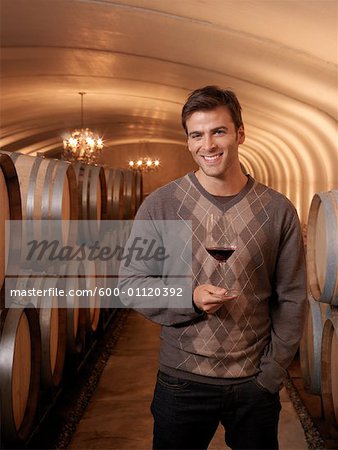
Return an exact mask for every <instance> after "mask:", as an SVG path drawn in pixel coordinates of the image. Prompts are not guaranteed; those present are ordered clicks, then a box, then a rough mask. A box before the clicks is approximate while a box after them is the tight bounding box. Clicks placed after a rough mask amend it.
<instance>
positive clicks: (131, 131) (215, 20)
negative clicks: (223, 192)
mask: <svg viewBox="0 0 338 450" xmlns="http://www.w3.org/2000/svg"><path fill="white" fill-rule="evenodd" d="M337 30H338V2H337V0H180V1H174V0H121V1H119V2H114V1H112V0H29V1H27V0H2V1H1V46H2V49H1V105H0V112H1V134H0V146H1V147H2V148H3V149H4V150H8V151H22V152H25V153H30V154H33V155H34V154H36V152H41V153H45V154H47V155H53V156H55V155H58V154H59V153H60V150H61V138H60V136H62V134H63V133H64V132H65V131H67V130H70V129H72V128H74V127H76V126H78V125H79V119H80V115H79V111H80V97H79V95H78V92H79V91H84V92H86V93H87V95H86V96H85V99H84V100H85V103H84V104H85V124H86V125H88V126H90V127H91V128H94V129H95V128H97V129H98V130H100V132H101V133H102V134H103V135H104V139H105V145H106V146H108V147H112V148H113V146H114V145H117V144H119V145H120V144H123V143H125V144H128V143H130V142H135V141H138V140H141V139H148V140H149V141H154V142H162V143H163V144H164V145H165V143H177V144H178V145H182V150H183V147H184V146H185V137H184V133H183V131H182V130H181V126H180V111H181V107H182V104H183V102H184V100H185V98H186V96H187V94H188V92H190V91H191V90H192V89H194V88H197V87H201V86H203V85H206V84H218V85H221V86H223V87H231V88H233V89H234V90H235V92H236V93H237V94H238V96H239V98H240V101H241V104H242V107H243V116H244V120H245V124H246V134H247V139H246V142H245V143H244V144H243V145H242V146H241V149H240V152H241V159H242V161H243V163H244V165H245V166H246V167H247V168H248V170H249V171H250V172H251V173H252V174H253V175H254V176H255V177H257V178H258V179H259V180H260V181H262V182H265V183H267V184H269V185H270V186H272V187H275V188H277V189H279V190H280V191H282V192H284V193H285V194H286V195H288V196H289V197H290V198H291V199H292V200H293V201H294V203H295V204H296V206H297V208H298V210H299V212H300V215H301V216H302V217H303V218H304V217H305V215H306V214H307V210H308V206H309V202H310V200H311V198H312V195H313V193H314V192H316V191H318V190H328V189H332V188H333V187H336V188H337V187H338V180H337V163H338V152H337V137H338V135H337V109H338V93H337V92H338V90H337V87H338V85H337V55H338V31H337Z"/></svg>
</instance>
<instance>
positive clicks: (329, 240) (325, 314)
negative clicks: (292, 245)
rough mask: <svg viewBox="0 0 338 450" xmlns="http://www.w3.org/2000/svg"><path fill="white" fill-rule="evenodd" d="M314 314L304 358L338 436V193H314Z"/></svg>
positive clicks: (309, 382)
mask: <svg viewBox="0 0 338 450" xmlns="http://www.w3.org/2000/svg"><path fill="white" fill-rule="evenodd" d="M307 270H308V281H309V291H310V292H309V298H308V313H307V319H306V325H305V329H304V335H303V339H302V342H301V348H300V356H301V368H302V376H303V380H304V384H305V387H306V389H307V390H308V391H309V392H311V393H312V394H315V395H320V396H321V404H322V410H323V417H324V420H325V422H326V423H327V425H328V429H329V431H330V433H332V436H336V435H337V433H338V191H337V190H332V191H329V192H319V193H317V194H315V195H314V197H313V199H312V202H311V206H310V211H309V218H308V227H307Z"/></svg>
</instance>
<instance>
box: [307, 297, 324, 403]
mask: <svg viewBox="0 0 338 450" xmlns="http://www.w3.org/2000/svg"><path fill="white" fill-rule="evenodd" d="M330 316H331V308H330V306H329V305H328V304H327V303H320V302H316V301H315V300H314V299H313V298H312V297H311V295H309V297H308V311H307V317H306V321H305V327H304V332H303V336H302V340H301V343H300V366H301V371H302V378H303V382H304V387H305V389H306V390H307V391H308V392H310V393H312V394H316V395H321V355H322V334H323V326H324V322H325V321H326V320H327V318H329V317H330Z"/></svg>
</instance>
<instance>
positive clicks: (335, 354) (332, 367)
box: [321, 310, 338, 431]
mask: <svg viewBox="0 0 338 450" xmlns="http://www.w3.org/2000/svg"><path fill="white" fill-rule="evenodd" d="M321 370H322V379H321V390H322V403H323V412H324V418H325V421H326V422H327V423H328V424H330V425H331V426H332V428H333V429H335V430H336V431H338V430H337V429H338V310H335V312H334V313H333V314H332V317H330V318H328V319H327V320H326V321H325V324H324V329H323V340H322V366H321Z"/></svg>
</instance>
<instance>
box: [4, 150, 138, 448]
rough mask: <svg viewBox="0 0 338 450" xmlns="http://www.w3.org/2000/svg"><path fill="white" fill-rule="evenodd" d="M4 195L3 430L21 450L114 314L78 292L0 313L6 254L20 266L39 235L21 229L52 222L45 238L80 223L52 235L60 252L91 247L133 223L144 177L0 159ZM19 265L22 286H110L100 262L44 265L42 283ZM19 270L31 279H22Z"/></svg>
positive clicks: (40, 230) (38, 159) (16, 157)
mask: <svg viewBox="0 0 338 450" xmlns="http://www.w3.org/2000/svg"><path fill="white" fill-rule="evenodd" d="M0 192H1V198H2V199H4V203H3V204H2V208H1V211H0V239H2V240H1V241H0V289H1V304H0V398H1V407H0V408H1V411H0V412H1V415H0V422H1V423H0V425H1V439H2V444H3V445H6V447H7V446H8V447H13V446H15V447H17V448H18V447H21V446H25V445H27V442H28V441H29V440H30V439H31V437H32V435H33V434H34V433H36V430H37V428H38V427H39V424H40V421H42V420H43V418H44V417H45V416H46V414H47V412H48V411H49V409H50V408H51V405H52V404H53V402H54V401H55V399H56V398H57V396H58V395H59V393H60V392H61V391H62V389H63V386H65V385H67V384H69V383H74V382H76V378H77V376H78V374H79V372H80V371H81V367H82V365H83V362H84V361H85V360H86V359H87V358H88V355H89V354H90V353H91V351H92V349H93V347H95V345H96V343H97V342H98V340H99V339H100V337H101V336H102V333H104V332H105V330H106V329H107V330H108V327H109V326H110V323H111V319H112V317H114V314H115V310H114V308H111V305H109V302H108V303H107V305H106V304H105V302H104V300H105V298H104V297H102V298H101V297H99V296H98V297H97V298H91V299H89V303H88V304H86V305H84V304H83V301H82V302H81V299H80V298H79V297H77V296H76V295H74V296H72V297H70V296H68V297H67V296H66V297H65V298H60V297H53V296H52V297H51V298H49V297H43V296H40V297H38V298H31V299H28V300H26V306H25V305H24V304H22V305H21V304H18V305H16V307H15V308H13V307H11V308H6V307H5V306H6V305H5V283H6V279H5V273H6V271H5V268H6V267H8V265H9V263H10V255H11V254H15V260H16V261H18V260H19V261H20V257H19V258H18V255H19V256H20V252H22V249H23V247H24V244H25V243H26V242H27V237H32V236H33V237H36V238H37V239H38V238H41V237H44V233H45V232H46V229H44V228H43V225H41V228H39V227H36V228H34V226H32V227H30V228H29V225H27V224H29V223H31V224H32V225H33V223H34V221H38V220H42V221H44V220H46V221H48V223H49V225H48V227H49V228H50V229H48V230H47V231H48V232H52V233H53V232H54V231H55V229H54V228H53V226H52V225H50V224H51V223H53V222H52V221H53V220H57V221H61V220H63V221H65V223H71V221H79V222H77V223H78V224H80V227H81V228H80V229H77V230H76V231H75V233H74V229H73V228H72V225H70V227H69V226H65V227H62V229H61V232H60V233H61V234H60V235H58V236H57V238H58V239H60V241H61V242H62V244H63V245H70V244H72V243H73V242H74V235H75V237H76V238H78V234H79V233H82V235H83V236H84V237H85V239H86V240H89V241H90V242H93V241H94V240H95V239H97V238H99V237H100V231H101V230H100V227H101V222H102V221H104V220H107V219H108V220H110V221H111V220H124V219H127V220H129V219H133V217H134V215H135V213H136V211H137V209H138V207H139V206H140V204H141V202H142V176H141V174H135V173H134V172H132V171H129V170H124V169H118V168H103V167H100V166H89V165H84V164H70V163H67V162H65V161H60V160H55V159H47V158H43V157H31V156H27V155H24V154H20V153H16V152H15V153H11V154H5V153H3V152H0ZM21 219H24V221H23V222H19V223H20V224H22V226H21V228H20V233H19V235H18V236H11V239H12V240H13V242H11V246H10V251H9V255H7V254H6V252H5V242H4V229H5V221H6V220H16V221H21ZM27 233H28V234H27ZM29 233H30V234H29ZM32 233H33V234H32ZM25 239H26V240H25ZM23 259H24V258H21V262H20V263H19V265H18V267H17V272H15V273H17V274H18V276H19V278H18V279H19V280H20V285H25V283H26V287H35V288H43V287H45V288H47V287H58V288H59V289H64V290H65V291H67V292H68V291H69V290H70V289H73V290H74V292H76V290H78V289H86V288H90V287H94V285H95V283H96V282H97V283H99V284H100V287H103V288H104V287H105V286H106V285H108V284H106V283H107V278H106V275H105V274H106V272H107V270H108V269H109V267H108V265H107V264H106V263H105V262H104V263H103V262H95V263H93V264H87V263H86V264H85V263H84V262H77V261H71V262H69V263H67V264H65V265H64V266H62V269H60V272H59V277H56V278H55V276H54V278H53V276H51V277H49V267H43V266H42V267H41V269H39V270H41V275H42V276H41V278H39V277H36V276H35V277H34V276H32V277H30V275H29V271H28V269H26V268H25V267H23V266H21V267H20V264H21V265H22V264H23V263H22V260H23ZM116 270H117V268H116V267H114V271H116ZM22 271H24V272H22ZM22 273H26V274H27V273H28V275H27V278H24V277H23V275H22ZM39 273H40V272H39ZM97 277H99V278H97ZM2 285H3V286H2ZM27 301H28V302H30V303H29V304H27ZM19 374H20V376H19Z"/></svg>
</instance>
